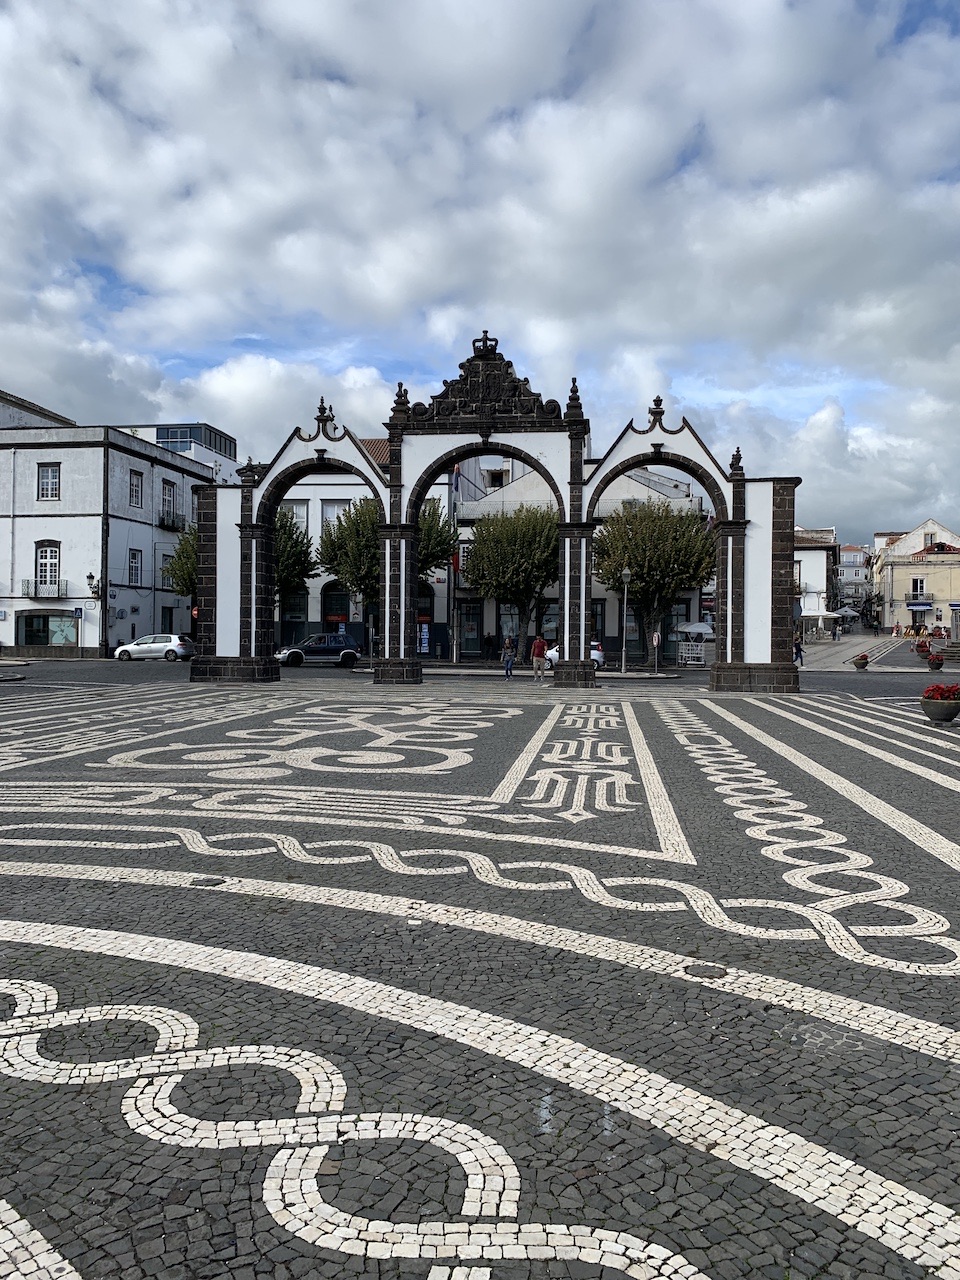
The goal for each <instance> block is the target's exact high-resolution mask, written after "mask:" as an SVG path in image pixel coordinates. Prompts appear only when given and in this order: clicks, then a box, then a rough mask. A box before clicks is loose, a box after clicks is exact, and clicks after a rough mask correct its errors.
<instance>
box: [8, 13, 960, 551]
mask: <svg viewBox="0 0 960 1280" xmlns="http://www.w3.org/2000/svg"><path fill="white" fill-rule="evenodd" d="M0 84H2V86H3V90H2V93H0V115H2V127H0V149H2V150H0V157H2V163H3V173H4V181H3V183H2V184H0V387H2V388H3V389H4V390H6V391H9V392H12V393H13V394H15V395H19V396H22V397H24V398H25V399H28V400H34V401H38V402H39V403H41V404H43V405H46V406H47V407H49V408H52V409H55V410H57V411H58V412H61V413H64V414H66V415H67V416H69V417H72V418H76V419H78V420H79V421H81V422H113V423H123V422H126V423H129V422H138V421H139V422H153V421H194V420H197V419H201V420H205V421H209V422H212V423H215V424H216V425H218V426H220V427H222V428H224V429H226V430H228V431H230V432H232V433H233V434H235V435H236V436H238V438H239V440H240V445H241V450H242V452H243V454H244V455H245V454H247V453H251V454H253V456H254V457H256V458H266V457H269V456H271V455H272V454H273V452H274V451H275V449H276V447H277V445H278V443H279V441H280V440H281V439H282V437H283V436H284V435H285V434H286V433H287V432H288V431H289V429H290V428H291V427H292V426H294V425H297V424H306V423H307V422H308V421H309V419H310V418H311V417H312V415H313V413H314V412H315V406H316V403H317V400H318V398H319V396H320V395H321V394H323V395H325V396H326V398H327V399H328V400H332V401H333V403H334V405H335V407H336V409H337V414H338V417H339V418H340V419H341V420H342V421H346V422H347V424H348V425H350V426H351V427H353V428H355V429H357V430H360V431H361V432H367V431H369V429H370V428H371V427H372V426H373V425H374V424H376V423H379V422H381V421H382V420H383V419H384V418H385V417H386V415H387V413H388V411H389V406H390V403H391V401H392V393H393V388H394V385H395V383H396V381H397V380H398V379H400V378H402V379H403V380H404V382H406V383H407V384H408V385H410V386H411V387H412V389H413V390H414V392H415V394H416V395H417V397H418V398H422V397H424V396H426V395H428V394H429V393H430V392H431V391H436V390H439V389H440V385H441V383H440V379H441V378H443V377H448V378H449V377H453V376H455V374H456V372H457V364H458V363H459V362H460V361H461V360H462V359H464V358H465V357H466V355H467V354H468V353H469V350H470V340H471V338H472V337H473V336H475V335H476V334H477V333H479V331H480V330H481V329H483V328H486V329H489V330H490V332H491V333H493V334H496V335H497V336H498V337H499V339H500V348H501V350H502V351H504V352H505V354H507V355H508V356H509V357H510V358H512V359H513V360H514V363H515V364H516V365H517V367H518V369H519V371H520V372H521V373H523V374H526V375H527V376H529V377H530V379H531V382H532V384H533V386H534V387H535V388H536V389H538V390H540V391H542V392H543V394H544V395H545V396H554V397H556V398H559V399H563V398H565V395H566V391H567V388H568V387H569V381H570V376H571V375H572V374H576V375H577V376H578V378H579V381H580V387H581V393H582V396H583V400H584V406H585V409H586V411H587V412H588V413H589V415H590V417H591V420H592V423H593V432H594V451H595V452H599V451H600V450H601V449H602V448H603V447H604V446H605V445H607V444H609V442H610V441H611V439H612V438H613V436H614V435H615V434H616V432H618V431H619V430H620V428H621V427H622V426H623V424H624V423H625V422H626V421H627V419H629V418H630V417H636V418H637V419H638V421H639V420H642V419H643V418H644V416H645V413H646V408H647V406H648V404H649V403H650V400H651V398H652V397H653V396H654V395H656V394H661V395H663V396H664V398H665V400H666V402H667V404H668V405H669V415H670V418H672V419H673V420H677V419H678V418H679V415H680V414H681V413H684V414H686V416H687V417H688V418H689V419H690V421H691V422H693V423H694V425H695V426H696V427H697V428H698V430H700V431H701V433H702V434H703V435H704V437H705V438H706V441H707V443H708V444H709V445H710V446H711V447H712V448H713V450H714V452H715V453H716V454H717V456H718V457H719V458H720V460H721V461H723V462H726V460H727V459H728V458H729V456H730V453H731V452H732V450H733V448H734V447H735V446H737V445H739V447H740V448H741V450H742V452H743V457H744V465H745V467H746V469H747V472H748V474H753V475H761V474H781V475H782V474H797V475H801V476H803V478H804V483H803V485H802V487H801V489H800V490H799V492H798V519H799V520H800V521H801V522H802V523H804V524H807V525H819V524H830V525H832V524H836V525H837V526H838V528H839V530H840V533H841V536H842V537H843V538H844V539H851V540H856V541H860V540H862V539H865V538H867V537H869V535H870V534H871V533H872V531H873V530H874V529H893V528H904V529H906V528H909V527H911V526H912V525H914V524H916V523H918V522H919V521H920V520H921V519H923V518H924V517H926V516H928V515H935V516H938V517H939V518H941V519H943V520H944V521H946V523H947V524H948V525H952V527H953V528H955V529H956V528H957V527H958V525H960V486H958V484H957V479H956V474H957V473H956V467H957V456H958V451H957V445H956V440H957V433H958V429H960V344H958V324H957V315H958V299H960V7H958V4H957V3H956V0H924V2H920V0H735V2H731V0H598V2H597V3H592V2H591V0H509V2H507V0H484V2H483V3H481V4H474V3H469V2H468V0H403V3H402V4H398V3H396V0H269V3H267V2H266V0H262V2H261V3H254V2H253V0H202V3H201V2H200V0H197V2H196V3H194V2H192V0H125V3H123V4H103V3H99V2H98V0H44V2H43V3H42V4H37V3H36V0H0Z"/></svg>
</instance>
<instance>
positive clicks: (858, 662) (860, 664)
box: [853, 658, 867, 671]
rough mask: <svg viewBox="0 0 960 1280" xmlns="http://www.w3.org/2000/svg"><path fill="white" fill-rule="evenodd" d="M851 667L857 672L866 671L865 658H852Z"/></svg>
mask: <svg viewBox="0 0 960 1280" xmlns="http://www.w3.org/2000/svg"><path fill="white" fill-rule="evenodd" d="M853 665H854V666H855V667H856V669H857V670H858V671H866V669H867V659H866V658H854V660H853Z"/></svg>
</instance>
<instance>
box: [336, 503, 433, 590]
mask: <svg viewBox="0 0 960 1280" xmlns="http://www.w3.org/2000/svg"><path fill="white" fill-rule="evenodd" d="M418 529H419V533H418V538H417V577H418V578H419V579H420V580H421V581H422V580H423V579H425V578H426V577H427V575H428V574H429V573H430V570H431V569H435V568H437V567H438V566H439V565H444V564H447V563H448V561H449V560H450V558H451V556H452V555H453V553H454V551H456V549H457V542H458V537H457V528H456V525H454V524H453V523H451V521H450V520H448V519H447V517H446V516H445V515H444V514H443V510H442V508H441V506H440V501H439V499H438V498H428V499H427V501H426V502H425V503H424V504H423V506H422V508H421V509H420V520H419V524H418ZM380 544H381V534H380V510H379V507H378V506H377V504H376V502H374V500H373V499H372V498H361V499H360V501H359V502H354V503H352V504H351V505H350V506H349V507H348V508H347V510H346V511H343V512H341V513H340V515H339V516H338V517H337V519H336V521H332V520H329V521H327V523H326V524H325V525H324V526H323V529H322V531H321V533H320V543H319V546H318V548H317V559H318V560H319V562H320V565H321V567H322V568H323V569H325V570H326V572H327V573H332V574H333V575H334V577H335V578H337V580H338V581H339V582H341V583H342V584H343V586H344V588H345V590H347V591H349V592H350V594H351V595H356V596H363V598H364V600H366V601H368V602H369V601H373V600H376V598H377V593H378V591H379V589H380Z"/></svg>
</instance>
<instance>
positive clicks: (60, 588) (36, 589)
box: [20, 578, 70, 600]
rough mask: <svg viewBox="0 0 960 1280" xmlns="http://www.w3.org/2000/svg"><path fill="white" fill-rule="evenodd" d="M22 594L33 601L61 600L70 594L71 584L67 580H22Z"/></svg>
mask: <svg viewBox="0 0 960 1280" xmlns="http://www.w3.org/2000/svg"><path fill="white" fill-rule="evenodd" d="M20 594H21V595H22V596H28V597H29V598H30V599H31V600H42V599H47V598H50V597H53V598H56V599H59V598H61V597H63V596H68V595H69V594H70V584H69V583H68V582H67V580H66V578H60V579H59V580H58V581H57V582H41V581H40V580H39V579H38V578H21V579H20Z"/></svg>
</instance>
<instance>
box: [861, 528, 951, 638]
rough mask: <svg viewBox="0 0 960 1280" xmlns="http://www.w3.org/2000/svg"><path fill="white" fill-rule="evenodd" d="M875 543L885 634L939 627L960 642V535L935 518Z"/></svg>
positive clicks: (877, 589) (888, 534)
mask: <svg viewBox="0 0 960 1280" xmlns="http://www.w3.org/2000/svg"><path fill="white" fill-rule="evenodd" d="M873 538H874V559H873V587H874V592H875V597H874V598H875V602H876V611H877V614H878V617H879V621H880V625H881V626H882V627H883V628H884V630H888V631H889V630H892V629H893V628H894V627H898V626H899V627H901V628H902V629H903V630H904V631H906V630H908V629H911V628H913V629H916V628H919V627H926V628H927V629H928V630H932V629H934V628H937V629H941V630H942V631H945V632H947V633H948V634H949V637H950V638H952V639H954V640H956V639H960V533H957V532H956V531H955V530H953V529H948V528H947V526H946V525H945V524H941V523H940V521H939V520H933V519H930V520H924V522H923V523H922V524H918V525H917V527H916V528H915V529H911V530H909V532H906V533H897V532H889V531H888V532H881V533H875V534H874V535H873Z"/></svg>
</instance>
